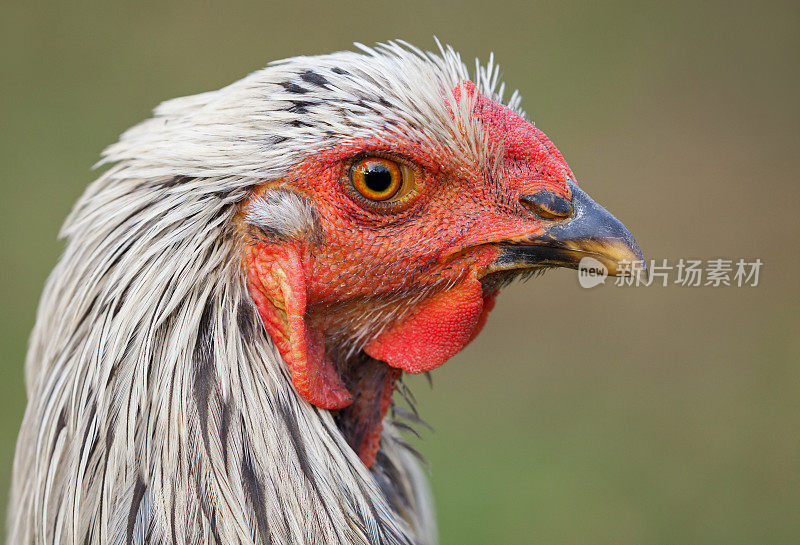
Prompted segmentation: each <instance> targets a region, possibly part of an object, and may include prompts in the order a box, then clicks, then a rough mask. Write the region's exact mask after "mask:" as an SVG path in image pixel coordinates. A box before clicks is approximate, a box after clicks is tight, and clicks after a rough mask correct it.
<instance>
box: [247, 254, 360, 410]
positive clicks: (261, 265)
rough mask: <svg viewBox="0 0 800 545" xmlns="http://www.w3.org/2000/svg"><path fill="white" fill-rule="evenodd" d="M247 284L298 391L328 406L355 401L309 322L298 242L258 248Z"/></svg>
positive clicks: (304, 396)
mask: <svg viewBox="0 0 800 545" xmlns="http://www.w3.org/2000/svg"><path fill="white" fill-rule="evenodd" d="M247 284H248V287H249V288H250V293H251V295H252V297H253V301H254V302H255V304H256V307H257V308H258V313H259V315H260V316H261V320H262V322H263V323H264V327H265V328H266V329H267V332H268V333H269V335H270V337H272V340H273V342H274V343H275V346H276V347H277V348H278V350H279V351H280V353H281V356H282V357H283V360H284V361H285V362H286V365H287V366H288V367H289V372H290V373H291V375H292V383H293V384H294V387H295V389H296V390H297V392H298V393H299V394H300V395H301V396H303V398H304V399H305V400H306V401H308V402H309V403H311V404H312V405H316V406H317V407H320V408H323V409H341V408H343V407H346V406H348V405H350V404H351V403H352V402H353V398H352V396H351V395H350V392H348V391H347V388H345V386H344V384H342V381H341V379H340V378H339V374H338V373H337V371H336V368H335V367H334V365H333V363H332V362H331V361H330V360H329V359H328V358H327V357H326V356H325V339H324V333H322V332H320V331H317V330H314V329H312V328H310V327H309V325H308V323H307V322H306V315H305V312H306V274H305V270H304V269H303V262H302V259H301V254H300V250H299V249H298V248H297V246H296V245H295V244H291V243H282V244H259V245H257V246H254V247H252V248H251V250H250V256H249V260H248V263H247Z"/></svg>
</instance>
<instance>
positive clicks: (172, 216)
mask: <svg viewBox="0 0 800 545" xmlns="http://www.w3.org/2000/svg"><path fill="white" fill-rule="evenodd" d="M358 47H359V51H355V52H340V53H335V54H329V55H322V56H308V57H296V58H291V59H287V60H283V61H279V62H275V63H272V64H270V65H268V66H267V67H266V68H265V69H263V70H260V71H257V72H255V73H253V74H251V75H249V76H247V77H245V78H243V79H241V80H239V81H237V82H235V83H233V84H231V85H229V86H227V87H225V88H223V89H220V90H218V91H212V92H207V93H202V94H199V95H195V96H189V97H184V98H178V99H174V100H170V101H167V102H165V103H163V104H162V105H160V106H159V107H158V108H157V109H156V110H155V114H154V116H153V117H152V118H151V119H149V120H147V121H144V122H143V123H141V124H139V125H137V126H135V127H133V128H131V129H130V130H128V131H127V132H125V133H124V134H123V135H122V137H121V138H120V140H119V142H118V143H116V144H114V145H112V146H110V147H109V148H107V149H106V150H105V152H104V155H103V159H102V161H101V163H100V164H104V165H109V168H108V169H107V170H106V171H105V172H104V173H103V174H102V175H101V176H100V177H99V179H97V180H96V181H95V182H94V183H92V184H91V185H90V186H89V187H88V189H87V190H86V192H85V193H84V194H83V196H82V197H81V199H80V200H79V201H78V203H77V204H76V205H75V207H74V209H73V211H72V213H71V215H70V216H69V218H68V219H67V221H66V224H65V226H64V228H63V230H62V232H61V236H62V237H64V238H66V239H67V245H66V250H65V252H64V255H63V256H62V258H61V260H60V261H59V263H58V264H57V266H56V268H55V269H54V271H53V273H52V274H51V276H50V278H49V280H48V282H47V285H46V287H45V290H44V292H43V295H42V299H41V303H40V305H39V309H38V318H37V321H36V325H35V328H34V331H33V334H32V338H31V343H30V349H29V353H28V357H27V361H26V387H27V392H28V397H29V401H28V406H27V410H26V412H25V417H24V421H23V423H22V428H21V431H20V434H19V441H18V445H17V450H16V457H15V463H14V482H13V490H12V499H11V510H10V519H9V526H10V529H9V543H10V544H13V545H22V544H26V545H28V544H37V545H38V544H51V543H56V544H62V545H66V544H78V543H81V544H111V543H113V544H128V545H131V544H145V543H152V544H178V543H186V544H205V543H209V544H210V543H217V544H226V545H229V544H260V545H267V544H274V545H283V544H286V545H288V544H310V545H316V544H325V545H330V544H348V545H352V544H373V545H376V544H398V545H401V544H402V545H406V544H408V545H410V544H419V545H423V544H431V543H434V542H435V541H436V525H435V521H434V517H433V514H432V513H433V510H432V505H431V501H430V499H429V494H428V489H427V484H426V479H425V475H424V472H423V471H422V470H421V468H420V464H419V463H418V461H417V456H416V454H415V452H414V451H413V449H411V448H410V447H409V446H408V445H407V444H406V443H405V441H404V440H403V438H402V437H401V435H400V433H399V431H401V430H402V429H405V428H406V427H407V426H408V424H409V421H411V422H412V423H413V421H415V420H417V418H418V417H417V416H416V415H415V413H414V412H413V411H411V410H408V409H406V410H403V409H401V408H400V407H399V405H398V406H395V404H394V403H393V394H395V393H397V394H398V395H400V394H404V393H405V388H406V387H405V386H404V385H403V383H402V374H403V372H407V373H424V372H427V371H430V370H432V369H434V368H436V367H437V366H439V365H441V364H442V363H444V362H445V361H446V360H447V359H448V358H450V357H451V356H453V355H454V354H456V353H457V352H458V351H459V350H461V349H462V348H463V347H464V346H465V345H466V344H467V343H469V342H470V341H472V339H474V338H475V336H476V335H477V334H478V332H479V331H480V330H481V327H482V326H483V324H484V322H485V321H486V318H487V315H488V313H489V312H490V310H491V309H492V306H493V305H494V301H495V298H496V296H497V293H498V291H499V290H500V288H502V287H503V286H504V285H506V284H507V283H508V282H510V281H511V280H513V279H514V278H518V277H520V276H525V275H531V274H533V273H536V272H539V271H542V270H544V269H546V268H550V267H559V266H565V267H573V268H574V267H576V266H577V263H578V262H579V260H580V259H581V258H582V257H584V256H590V257H593V258H594V259H596V260H597V261H599V262H600V263H601V264H602V265H603V266H604V267H606V268H607V270H608V272H609V274H617V273H619V272H620V271H621V269H622V267H621V266H620V264H621V263H623V262H625V261H631V262H632V261H637V260H641V258H642V254H641V252H640V250H639V248H638V246H637V244H636V242H635V240H634V239H633V237H632V236H631V234H630V233H629V232H628V231H627V230H626V229H625V227H624V226H623V225H622V224H621V223H620V222H619V221H618V220H616V219H615V218H614V217H613V216H612V215H611V214H609V213H608V212H607V211H606V210H605V209H604V208H602V207H601V206H599V205H598V204H596V203H595V202H593V201H592V200H591V199H590V198H589V197H588V196H587V195H586V193H584V192H583V191H582V190H581V189H580V188H579V187H578V186H577V185H576V183H575V177H574V175H573V173H572V171H571V170H570V168H569V167H568V166H567V163H566V162H565V161H564V158H563V157H562V155H561V153H559V151H558V150H557V149H556V147H555V146H554V145H553V144H552V143H551V142H550V140H548V138H547V137H546V136H545V135H544V134H543V133H542V132H541V131H540V130H539V129H537V128H536V127H535V126H534V125H532V124H531V123H529V122H528V121H527V120H526V115H525V113H524V112H523V111H522V110H521V109H520V97H519V95H518V94H517V93H516V92H515V93H513V94H512V95H511V97H510V99H508V101H504V99H503V96H504V86H503V85H502V84H500V83H499V82H498V79H499V78H498V68H497V67H496V65H494V63H493V62H492V60H491V59H490V62H489V64H488V65H487V66H485V67H481V66H477V67H476V72H475V74H474V77H473V78H472V79H471V78H470V75H469V73H468V70H467V68H466V66H465V64H464V63H463V62H462V61H461V59H460V56H459V55H458V54H457V53H456V52H455V51H453V50H452V49H451V48H449V47H447V48H442V47H440V49H439V52H438V53H430V52H423V51H421V50H419V49H416V48H414V47H413V46H411V45H409V44H406V43H402V42H400V43H388V44H383V45H379V46H376V47H374V48H369V47H365V46H360V45H359V46H358ZM390 409H391V412H390ZM392 415H394V416H392Z"/></svg>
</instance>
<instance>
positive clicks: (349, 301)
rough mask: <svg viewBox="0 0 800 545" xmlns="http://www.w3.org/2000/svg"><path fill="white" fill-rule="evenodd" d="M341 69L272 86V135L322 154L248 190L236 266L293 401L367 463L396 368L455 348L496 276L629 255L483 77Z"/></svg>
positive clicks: (483, 311)
mask: <svg viewBox="0 0 800 545" xmlns="http://www.w3.org/2000/svg"><path fill="white" fill-rule="evenodd" d="M445 58H446V57H445ZM342 60H343V59H341V58H339V59H336V58H334V59H330V62H329V63H326V62H323V63H319V62H317V63H315V65H314V66H313V68H312V67H310V66H309V67H303V66H299V67H294V70H293V72H292V73H291V75H290V77H289V78H288V79H286V80H285V81H281V82H280V83H279V86H280V97H281V98H282V99H283V100H284V102H285V105H286V106H285V108H284V112H285V115H286V127H287V129H286V131H285V132H286V133H287V134H286V136H282V135H278V137H277V138H278V139H282V138H283V139H286V140H288V139H293V140H294V141H295V142H297V141H298V140H299V141H301V142H302V139H303V137H304V136H307V135H308V134H310V133H312V132H318V133H319V132H322V133H323V134H326V135H327V136H328V143H327V145H323V146H320V145H318V142H316V141H313V140H312V139H311V138H310V137H308V138H309V148H315V149H309V151H308V152H307V153H305V154H304V155H303V156H302V157H301V159H300V160H299V161H298V162H297V163H296V164H295V165H293V166H292V167H291V168H289V169H287V172H286V173H285V174H284V175H282V176H281V177H280V178H279V179H272V180H266V181H264V182H263V183H262V184H260V185H259V186H257V187H256V188H255V190H254V191H253V192H252V194H251V196H250V197H249V199H248V200H247V201H246V203H245V204H244V206H243V207H242V216H241V225H242V227H243V228H242V233H243V237H244V240H245V241H246V244H244V248H245V250H244V257H243V267H244V272H245V274H246V276H247V282H248V286H249V288H250V292H251V295H252V297H253V300H254V301H255V303H256V306H257V308H258V311H259V314H260V316H261V318H262V320H263V323H264V325H265V327H266V329H267V331H268V332H269V334H270V336H271V337H272V339H273V341H274V342H275V345H276V346H277V348H278V349H279V351H280V353H281V355H282V356H283V359H284V361H285V362H286V364H287V366H288V368H289V370H290V372H291V377H292V382H293V384H294V387H295V389H296V390H297V392H298V393H299V394H300V395H301V396H302V397H303V398H305V399H306V400H307V401H308V402H309V403H312V404H314V405H316V406H318V407H320V408H323V409H330V410H335V411H339V414H340V417H341V418H340V424H342V425H343V426H344V427H345V428H347V429H343V431H345V433H346V435H349V436H350V440H351V443H352V444H353V446H354V448H356V450H357V452H359V454H360V455H361V457H362V459H363V460H364V461H365V462H367V464H368V465H369V463H370V461H371V460H372V459H374V455H375V453H376V451H377V447H378V438H379V434H380V422H381V419H382V417H383V415H384V414H385V412H386V410H387V408H388V406H389V405H390V403H391V394H392V390H393V388H394V383H395V380H396V379H397V377H398V376H399V374H400V372H401V371H406V372H409V373H421V372H425V371H429V370H431V369H434V368H435V367H438V366H439V365H441V364H442V363H444V362H445V361H446V360H447V359H449V358H450V357H451V356H453V355H454V354H456V353H457V352H458V351H459V350H461V349H462V348H463V347H464V346H465V345H466V344H468V343H469V342H470V341H471V340H472V339H474V338H475V336H476V335H477V334H478V333H479V331H480V330H481V328H482V326H483V324H484V322H485V321H486V318H487V315H488V313H489V311H490V310H491V309H492V307H493V306H494V300H495V297H496V295H497V293H498V290H499V288H500V287H501V286H503V285H504V284H506V283H507V282H508V281H509V280H510V279H512V278H514V277H516V276H519V275H525V274H530V273H534V272H537V271H541V270H543V269H545V268H550V267H572V268H576V267H577V265H578V262H579V261H580V259H581V258H582V257H585V256H591V257H594V258H595V259H597V260H599V261H600V262H601V263H603V264H604V265H605V266H606V268H607V269H608V271H609V273H610V274H612V275H613V274H617V273H618V271H619V267H618V264H619V263H620V262H622V261H628V262H633V261H641V260H642V253H641V251H640V250H639V247H638V245H637V244H636V241H635V240H634V238H633V237H632V236H631V234H630V233H629V232H628V230H627V229H626V228H625V227H624V226H623V225H622V224H621V223H620V222H619V221H618V220H617V219H616V218H615V217H614V216H612V215H611V214H610V213H609V212H607V211H606V210H605V209H604V208H602V207H601V206H599V205H598V204H596V203H595V202H594V201H592V200H591V199H590V198H589V197H588V196H587V195H586V193H584V192H583V191H582V190H581V189H580V188H579V187H578V186H577V185H576V183H575V176H574V175H573V173H572V171H571V170H570V168H569V166H568V165H567V163H566V162H565V160H564V158H563V157H562V155H561V153H560V152H559V151H558V150H557V149H556V147H555V146H554V145H553V143H552V142H551V141H550V140H549V139H548V138H547V136H545V134H544V133H543V132H541V131H540V130H539V129H538V128H536V127H535V126H534V125H533V124H532V123H530V122H528V121H527V120H526V118H525V114H524V113H523V112H522V111H521V110H519V108H518V106H517V105H516V102H517V100H516V96H515V97H512V100H511V101H509V103H508V104H503V103H502V89H500V90H499V92H498V91H497V90H496V69H493V68H492V67H489V68H488V69H486V70H484V71H479V73H478V76H479V77H478V78H476V79H477V80H478V82H479V85H476V84H475V83H473V82H472V81H470V80H468V79H466V78H464V79H461V78H459V77H458V75H459V74H454V73H453V70H449V71H448V69H447V67H445V69H443V70H442V71H441V72H436V71H431V70H430V67H428V69H427V70H419V71H416V70H405V72H404V73H401V75H400V76H398V71H397V70H393V71H392V72H391V75H389V74H390V73H389V72H383V73H382V72H381V71H380V67H378V69H377V70H376V69H375V68H376V67H375V65H370V64H367V63H363V62H362V63H358V62H355V63H347V62H342ZM301 64H302V63H301ZM450 68H452V67H450ZM455 72H458V71H455ZM443 74H447V77H444V76H443ZM461 75H463V74H461ZM481 76H482V78H481ZM492 79H493V80H494V81H491V80H492ZM292 128H293V129H294V134H292V131H291V130H289V129H292ZM348 430H349V431H348Z"/></svg>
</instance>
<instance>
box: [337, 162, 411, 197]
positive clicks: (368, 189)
mask: <svg viewBox="0 0 800 545" xmlns="http://www.w3.org/2000/svg"><path fill="white" fill-rule="evenodd" d="M350 181H351V182H352V184H353V188H354V189H355V190H356V191H357V192H358V194H359V195H361V196H362V197H364V198H366V199H368V200H369V201H373V202H378V203H383V202H394V201H397V200H399V199H401V198H402V197H403V196H405V195H406V194H408V193H409V191H411V189H413V186H414V171H413V169H411V168H410V167H408V166H406V165H403V164H401V163H398V162H397V161H393V160H391V159H387V158H385V157H367V158H365V159H360V160H358V161H356V162H355V163H353V166H352V167H351V168H350Z"/></svg>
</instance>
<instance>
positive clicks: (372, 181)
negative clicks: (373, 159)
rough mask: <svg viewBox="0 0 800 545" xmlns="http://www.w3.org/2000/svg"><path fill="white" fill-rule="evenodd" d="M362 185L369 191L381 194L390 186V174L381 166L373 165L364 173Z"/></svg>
mask: <svg viewBox="0 0 800 545" xmlns="http://www.w3.org/2000/svg"><path fill="white" fill-rule="evenodd" d="M364 183H365V184H366V185H367V187H368V188H369V190H370V191H374V192H375V193H383V192H384V191H386V190H387V189H389V188H390V187H391V186H392V173H391V172H390V171H389V169H388V168H386V167H385V166H383V165H374V166H371V167H369V169H368V170H367V171H366V172H365V173H364Z"/></svg>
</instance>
